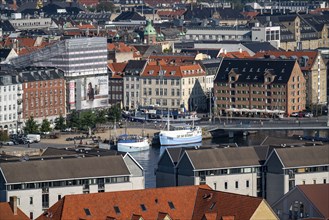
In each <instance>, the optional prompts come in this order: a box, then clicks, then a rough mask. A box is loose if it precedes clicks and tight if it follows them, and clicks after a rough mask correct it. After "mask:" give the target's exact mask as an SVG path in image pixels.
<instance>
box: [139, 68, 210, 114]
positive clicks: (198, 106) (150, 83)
mask: <svg viewBox="0 0 329 220" xmlns="http://www.w3.org/2000/svg"><path fill="white" fill-rule="evenodd" d="M140 81H141V92H140V101H141V103H142V104H143V105H155V104H157V105H159V106H161V107H163V108H169V109H179V108H180V107H181V106H182V105H183V106H184V107H185V108H186V109H188V110H189V111H196V110H202V109H205V108H206V96H205V92H206V91H207V88H206V85H207V84H206V73H205V71H204V70H203V69H202V67H201V66H200V65H199V64H187V65H186V64H175V65H170V64H166V65H154V64H148V65H147V66H146V67H145V69H144V71H143V73H142V75H141V78H140Z"/></svg>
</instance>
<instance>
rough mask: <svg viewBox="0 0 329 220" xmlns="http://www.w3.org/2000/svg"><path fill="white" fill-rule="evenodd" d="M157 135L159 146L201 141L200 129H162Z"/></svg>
mask: <svg viewBox="0 0 329 220" xmlns="http://www.w3.org/2000/svg"><path fill="white" fill-rule="evenodd" d="M159 136H160V145H161V146H172V145H184V144H193V143H200V142H201V141H202V132H201V131H200V130H195V131H187V130H184V131H164V132H160V135H159Z"/></svg>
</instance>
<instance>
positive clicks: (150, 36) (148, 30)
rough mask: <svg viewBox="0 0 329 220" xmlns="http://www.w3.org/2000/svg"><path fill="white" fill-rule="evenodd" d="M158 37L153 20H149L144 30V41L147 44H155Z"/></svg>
mask: <svg viewBox="0 0 329 220" xmlns="http://www.w3.org/2000/svg"><path fill="white" fill-rule="evenodd" d="M156 37H157V32H156V30H155V28H154V27H153V25H152V22H151V20H148V21H147V25H146V27H145V30H144V41H145V43H146V44H155V43H156Z"/></svg>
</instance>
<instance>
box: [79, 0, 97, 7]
mask: <svg viewBox="0 0 329 220" xmlns="http://www.w3.org/2000/svg"><path fill="white" fill-rule="evenodd" d="M78 2H79V3H80V4H81V5H87V6H95V5H97V4H98V2H99V0H78Z"/></svg>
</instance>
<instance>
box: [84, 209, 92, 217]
mask: <svg viewBox="0 0 329 220" xmlns="http://www.w3.org/2000/svg"><path fill="white" fill-rule="evenodd" d="M84 210H85V213H86V215H87V216H91V213H90V210H89V209H87V208H84Z"/></svg>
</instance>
